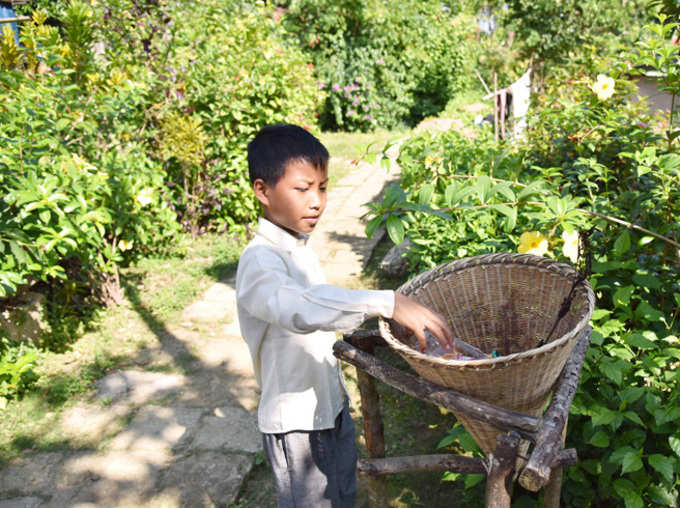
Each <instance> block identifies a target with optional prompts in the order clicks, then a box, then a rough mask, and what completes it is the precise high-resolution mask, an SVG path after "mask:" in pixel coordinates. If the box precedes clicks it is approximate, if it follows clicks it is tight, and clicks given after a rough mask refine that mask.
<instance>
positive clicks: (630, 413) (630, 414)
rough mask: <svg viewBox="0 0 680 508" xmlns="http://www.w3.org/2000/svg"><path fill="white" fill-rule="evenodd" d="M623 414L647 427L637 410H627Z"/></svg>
mask: <svg viewBox="0 0 680 508" xmlns="http://www.w3.org/2000/svg"><path fill="white" fill-rule="evenodd" d="M623 416H624V417H626V418H628V419H629V420H630V421H631V422H635V423H637V424H638V425H640V426H642V427H645V423H644V422H643V421H642V418H640V417H639V416H638V414H637V413H636V412H634V411H626V412H625V413H623Z"/></svg>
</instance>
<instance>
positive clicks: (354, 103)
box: [352, 97, 359, 106]
mask: <svg viewBox="0 0 680 508" xmlns="http://www.w3.org/2000/svg"><path fill="white" fill-rule="evenodd" d="M357 104H359V97H357V98H356V99H354V100H353V101H352V106H356V105H357Z"/></svg>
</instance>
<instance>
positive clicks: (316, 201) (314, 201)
mask: <svg viewBox="0 0 680 508" xmlns="http://www.w3.org/2000/svg"><path fill="white" fill-rule="evenodd" d="M311 194H312V195H311V197H310V202H309V207H310V208H314V209H315V210H318V209H319V208H321V203H322V198H321V195H320V194H319V193H318V192H312V193H311Z"/></svg>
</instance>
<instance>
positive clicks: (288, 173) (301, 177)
mask: <svg viewBox="0 0 680 508" xmlns="http://www.w3.org/2000/svg"><path fill="white" fill-rule="evenodd" d="M327 185H328V170H327V169H317V168H315V167H314V166H313V165H312V164H310V163H309V162H306V161H291V162H289V163H288V164H286V170H285V171H284V173H283V176H281V178H280V179H279V181H278V182H276V185H274V186H269V185H267V184H266V183H265V182H264V181H262V180H259V179H258V180H255V182H254V183H253V190H254V191H255V196H256V197H257V199H258V200H259V201H260V202H261V203H262V205H263V206H264V216H265V218H266V219H267V220H269V221H271V222H273V223H274V224H276V225H277V226H279V227H282V228H283V229H285V230H287V231H288V232H289V233H291V234H293V235H294V236H299V234H309V233H311V232H312V231H314V228H315V227H316V224H317V222H318V221H319V219H320V218H321V214H322V213H323V211H324V209H325V208H326V187H327Z"/></svg>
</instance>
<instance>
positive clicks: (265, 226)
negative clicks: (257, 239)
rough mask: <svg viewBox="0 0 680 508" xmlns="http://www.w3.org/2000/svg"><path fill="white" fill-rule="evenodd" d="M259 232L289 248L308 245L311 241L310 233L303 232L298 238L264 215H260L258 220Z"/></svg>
mask: <svg viewBox="0 0 680 508" xmlns="http://www.w3.org/2000/svg"><path fill="white" fill-rule="evenodd" d="M257 234H258V235H260V236H263V237H264V238H266V239H267V240H269V241H270V242H271V243H273V244H274V245H278V246H280V247H283V248H284V249H287V250H293V249H295V248H296V247H301V246H304V245H307V242H308V241H309V235H303V234H301V235H300V238H297V237H295V236H293V235H291V234H290V233H289V232H288V231H286V230H285V229H283V228H280V227H279V226H277V225H276V224H274V223H273V222H270V221H268V220H267V219H265V218H264V217H260V219H259V220H258V222H257Z"/></svg>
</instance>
